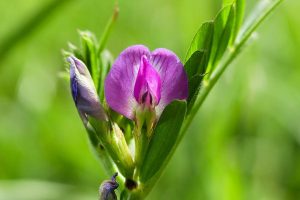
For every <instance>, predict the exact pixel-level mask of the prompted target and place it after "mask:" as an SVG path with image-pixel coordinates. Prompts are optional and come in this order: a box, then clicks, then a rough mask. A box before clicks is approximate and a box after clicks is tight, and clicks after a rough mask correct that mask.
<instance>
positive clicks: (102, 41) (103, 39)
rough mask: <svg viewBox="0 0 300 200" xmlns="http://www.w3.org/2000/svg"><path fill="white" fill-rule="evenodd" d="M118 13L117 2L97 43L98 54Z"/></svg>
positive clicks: (103, 46)
mask: <svg viewBox="0 0 300 200" xmlns="http://www.w3.org/2000/svg"><path fill="white" fill-rule="evenodd" d="M118 15H119V6H118V4H116V5H115V8H114V12H113V15H112V16H111V18H110V20H109V22H108V23H107V25H106V27H105V29H104V32H103V35H102V36H101V38H100V44H99V48H98V55H99V54H100V53H101V52H102V51H103V50H104V48H105V45H106V43H107V40H108V36H109V34H110V33H111V31H112V29H113V27H114V24H115V22H116V20H117V18H118Z"/></svg>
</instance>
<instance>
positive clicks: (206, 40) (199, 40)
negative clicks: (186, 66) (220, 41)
mask: <svg viewBox="0 0 300 200" xmlns="http://www.w3.org/2000/svg"><path fill="white" fill-rule="evenodd" d="M213 33H214V24H213V22H206V23H203V24H202V25H201V27H200V29H199V30H198V32H197V33H196V35H195V37H194V38H193V40H192V43H191V45H190V47H189V50H188V52H187V55H186V57H185V62H187V61H188V60H189V59H190V57H191V56H192V55H193V54H194V52H196V51H200V52H204V53H206V54H207V55H209V53H210V48H211V44H212V38H213Z"/></svg>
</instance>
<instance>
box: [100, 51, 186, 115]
mask: <svg viewBox="0 0 300 200" xmlns="http://www.w3.org/2000/svg"><path fill="white" fill-rule="evenodd" d="M104 87H105V88H104V89H105V97H106V101H107V103H108V105H109V106H110V107H111V108H112V109H113V110H114V111H116V112H118V113H121V114H122V115H124V116H126V117H127V118H129V119H135V111H136V108H137V107H138V106H143V107H148V108H153V109H154V110H155V112H156V115H157V117H159V116H160V114H161V113H162V111H163V109H164V108H165V106H166V105H168V104H169V103H170V102H171V101H173V100H175V99H181V100H182V99H186V98H187V96H188V80H187V75H186V73H185V71H184V68H183V65H182V63H181V62H180V60H179V58H178V57H177V56H176V55H175V54H174V53H173V52H172V51H170V50H167V49H163V48H159V49H156V50H154V51H153V52H150V51H149V49H148V48H147V47H145V46H143V45H135V46H131V47H128V48H127V49H125V50H124V51H123V52H122V53H121V54H120V55H119V57H118V58H117V59H116V61H115V63H114V64H113V65H112V68H111V70H110V72H109V74H108V75H107V77H106V80H105V86H104Z"/></svg>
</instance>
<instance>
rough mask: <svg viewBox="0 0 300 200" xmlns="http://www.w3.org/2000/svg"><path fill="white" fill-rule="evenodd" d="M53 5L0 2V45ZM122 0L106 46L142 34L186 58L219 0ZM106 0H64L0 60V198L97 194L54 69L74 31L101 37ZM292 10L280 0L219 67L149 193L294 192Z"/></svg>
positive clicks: (295, 47)
mask: <svg viewBox="0 0 300 200" xmlns="http://www.w3.org/2000/svg"><path fill="white" fill-rule="evenodd" d="M51 2H52V1H50V0H47V1H37V0H28V1H20V0H11V1H9V2H8V1H0V7H1V8H4V9H2V12H1V19H2V20H0V27H1V29H0V30H1V31H0V47H2V48H3V44H5V43H6V42H7V41H6V39H7V38H9V37H11V35H13V34H15V33H14V31H15V30H18V27H22V26H24V24H25V23H26V22H27V21H28V20H29V19H31V18H32V16H35V14H36V13H38V12H39V11H40V10H41V8H43V7H44V6H45V5H48V4H49V3H51ZM247 3H248V1H247ZM251 3H252V1H251ZM251 3H249V4H251ZM119 4H120V18H119V20H118V22H117V24H116V27H115V30H114V32H113V34H112V35H111V38H110V39H109V45H108V47H109V49H110V50H111V51H112V52H113V53H114V55H118V53H119V52H120V51H121V50H122V49H124V48H125V47H127V46H128V45H132V44H137V43H143V44H145V45H147V46H149V47H150V48H151V49H154V48H157V47H166V48H170V49H172V50H173V51H175V52H176V53H177V54H178V55H179V56H180V57H181V58H182V59H183V58H184V56H185V52H186V50H187V48H188V45H189V43H190V41H191V39H192V37H193V35H194V34H195V32H196V30H197V29H198V28H199V26H200V24H201V23H202V22H204V21H206V20H209V19H211V18H213V17H214V15H215V13H216V12H217V10H218V9H219V7H220V5H221V1H217V0H215V1H204V0H201V1H196V0H187V1H175V0H173V1H172V0H167V1H159V0H152V1H150V0H147V1H120V2H119ZM113 5H114V2H113V1H96V0H88V1H81V0H76V1H68V2H66V4H65V5H63V6H60V7H58V8H57V9H56V10H55V12H53V14H51V15H50V16H49V17H47V18H45V20H44V21H43V23H41V24H39V25H38V26H36V27H35V29H34V30H32V31H30V34H29V35H28V36H27V37H26V38H25V39H22V40H19V41H18V43H16V45H14V46H12V47H11V48H10V51H8V52H7V54H6V56H5V57H4V56H2V57H0V59H1V62H0V109H1V111H2V115H1V116H0V199H1V200H2V199H3V200H7V199H9V200H11V199H12V200H16V199H74V198H75V197H76V198H77V199H96V195H97V187H98V185H99V183H100V182H101V181H102V180H103V179H105V178H107V177H108V176H107V175H106V174H105V173H104V171H103V169H102V167H101V165H99V162H98V161H97V160H96V159H95V158H94V156H93V155H92V154H91V151H90V148H89V144H88V142H87V138H86V133H85V130H84V128H83V126H82V124H81V121H80V119H79V117H78V115H77V113H76V110H75V107H74V105H73V102H72V100H71V97H70V94H69V86H68V84H67V83H66V82H64V80H61V79H60V78H59V77H58V73H59V72H60V71H61V70H63V69H64V66H63V60H62V56H61V53H60V51H61V49H62V48H66V44H67V42H68V41H71V42H74V43H76V44H78V43H79V41H78V35H77V30H78V29H81V30H85V29H89V30H91V31H93V32H95V33H96V35H97V36H100V34H101V32H102V30H103V29H104V26H105V23H106V20H107V19H108V18H109V16H110V14H111V11H112V9H113ZM299 9H300V2H299V1H297V0H290V1H285V2H284V3H283V4H282V5H281V6H280V7H279V8H278V9H277V10H276V11H275V13H274V14H273V15H272V16H271V17H270V18H269V19H268V20H267V21H266V22H265V23H264V24H263V26H262V27H261V28H260V29H259V31H258V33H259V34H258V38H257V40H256V41H255V42H254V43H253V44H251V45H250V46H249V48H248V50H246V51H245V52H244V53H243V54H242V55H241V56H240V57H239V58H238V60H237V61H236V62H235V63H234V65H232V66H231V67H230V68H229V69H228V70H227V71H226V72H225V74H224V76H223V77H222V79H221V80H220V82H219V83H218V84H217V85H216V87H215V88H214V90H213V92H212V93H211V94H210V95H209V97H208V99H207V101H206V102H205V103H204V105H203V107H202V108H201V110H200V112H199V114H198V115H197V119H196V120H195V121H194V122H193V124H192V126H191V128H190V129H189V133H188V134H187V135H186V137H185V139H184V140H183V142H182V144H181V145H180V146H179V148H178V149H177V152H176V153H175V156H174V158H173V159H172V161H171V163H170V165H169V167H168V168H167V171H166V172H165V174H164V175H163V177H162V178H161V179H160V182H159V184H158V185H157V186H156V187H155V189H154V191H153V192H152V193H151V194H150V196H149V199H212V200H215V199H218V200H219V199H224V200H225V199H230V200H232V199H233V200H234V199H237V200H238V199H249V200H250V199H256V200H259V199H264V200H265V199H272V200H277V199H278V200H281V199H291V200H294V199H299V198H300V157H299V155H300V124H299V119H300V92H299V88H300V79H299V75H300V68H299V63H300V62H299V61H300V60H299V59H300V57H299V56H298V54H299V52H300V39H299V38H300V21H299V20H298V18H299V17H298V15H299V14H298V12H299ZM4 46H5V45H4ZM33 180H34V181H33ZM25 185H26V187H25ZM24 187H25V188H26V190H23V189H24ZM22 188H23V189H22ZM25 192H26V194H25ZM18 194H19V196H18ZM79 197H80V198H79Z"/></svg>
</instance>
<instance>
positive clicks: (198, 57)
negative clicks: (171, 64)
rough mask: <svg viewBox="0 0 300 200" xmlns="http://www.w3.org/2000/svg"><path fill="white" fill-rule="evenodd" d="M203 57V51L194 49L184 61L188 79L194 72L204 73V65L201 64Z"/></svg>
mask: <svg viewBox="0 0 300 200" xmlns="http://www.w3.org/2000/svg"><path fill="white" fill-rule="evenodd" d="M203 59H204V52H203V51H195V52H194V53H193V54H192V55H191V57H190V58H189V59H188V61H187V62H186V63H185V65H184V68H185V71H186V74H187V76H188V78H189V79H191V78H192V77H193V76H194V75H195V74H203V73H205V69H204V68H205V66H204V65H201V63H203Z"/></svg>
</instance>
